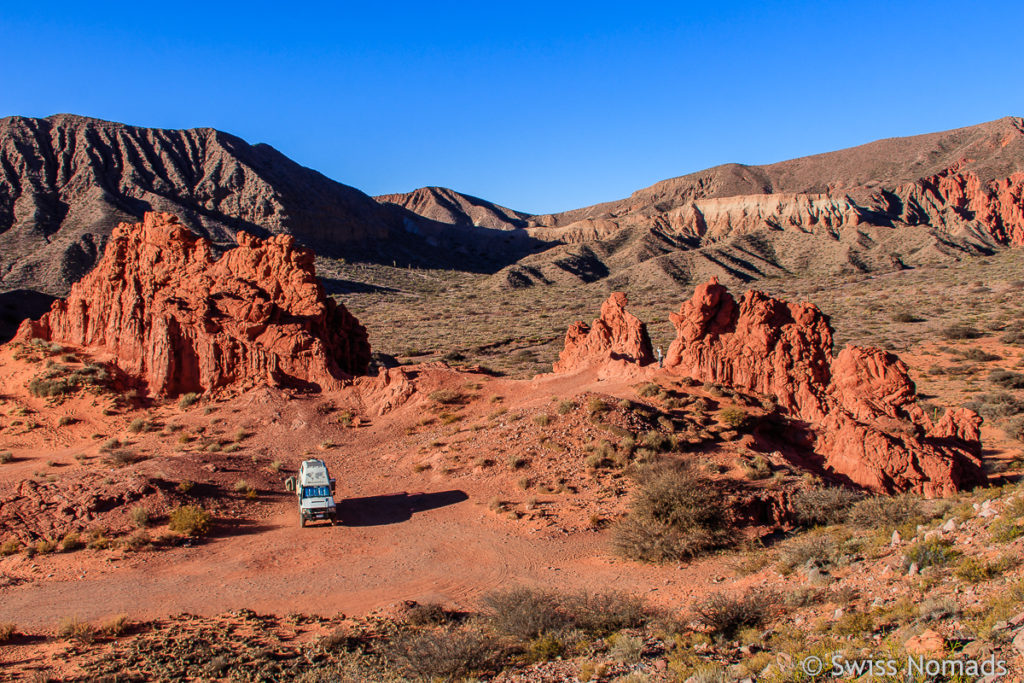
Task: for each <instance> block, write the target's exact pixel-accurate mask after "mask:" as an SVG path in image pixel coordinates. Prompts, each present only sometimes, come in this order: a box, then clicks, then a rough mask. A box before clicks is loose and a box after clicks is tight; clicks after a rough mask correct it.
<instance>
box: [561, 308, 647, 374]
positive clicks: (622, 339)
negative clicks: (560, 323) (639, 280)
mask: <svg viewBox="0 0 1024 683" xmlns="http://www.w3.org/2000/svg"><path fill="white" fill-rule="evenodd" d="M627 303H628V300H627V299H626V295H625V294H623V293H622V292H613V293H612V295H611V296H610V297H608V300H607V301H605V302H604V303H603V304H602V305H601V317H600V318H598V319H596V320H595V321H594V322H593V324H592V325H587V324H586V323H584V322H582V321H579V322H575V323H573V324H572V325H571V326H570V327H569V331H568V332H567V333H566V335H565V348H563V349H562V352H561V353H560V354H559V356H558V361H557V362H556V363H555V364H554V371H555V372H571V371H573V370H577V369H579V368H582V367H585V366H588V365H595V364H600V363H604V362H606V361H609V360H623V361H626V362H627V363H635V364H637V365H646V364H648V363H650V362H652V361H653V360H654V353H653V352H652V350H651V338H650V337H649V336H648V334H647V326H646V325H645V324H644V323H642V322H640V320H639V318H637V317H636V316H635V315H633V314H631V313H630V312H628V311H627V310H626V304H627Z"/></svg>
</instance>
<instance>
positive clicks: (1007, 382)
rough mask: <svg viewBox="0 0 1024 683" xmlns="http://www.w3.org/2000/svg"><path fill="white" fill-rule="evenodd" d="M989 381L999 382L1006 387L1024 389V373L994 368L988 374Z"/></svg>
mask: <svg viewBox="0 0 1024 683" xmlns="http://www.w3.org/2000/svg"><path fill="white" fill-rule="evenodd" d="M988 381H989V382H992V383H993V384H998V385H999V386H1001V387H1003V388H1004V389H1024V375H1022V374H1021V373H1019V372H1010V371H1009V370H1002V369H1000V370H993V371H992V372H990V373H989V375H988Z"/></svg>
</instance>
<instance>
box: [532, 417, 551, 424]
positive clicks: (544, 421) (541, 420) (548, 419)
mask: <svg viewBox="0 0 1024 683" xmlns="http://www.w3.org/2000/svg"><path fill="white" fill-rule="evenodd" d="M533 423H534V424H535V425H537V426H538V427H547V426H548V425H549V424H551V416H550V415H536V416H534V418H533Z"/></svg>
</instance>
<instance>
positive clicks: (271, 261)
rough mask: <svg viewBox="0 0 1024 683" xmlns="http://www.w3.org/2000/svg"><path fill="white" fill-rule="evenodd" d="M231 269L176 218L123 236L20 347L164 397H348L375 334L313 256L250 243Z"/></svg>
mask: <svg viewBox="0 0 1024 683" xmlns="http://www.w3.org/2000/svg"><path fill="white" fill-rule="evenodd" d="M237 241H238V246H237V247H236V248H234V249H232V250H230V251H228V252H227V253H226V254H224V256H222V257H221V258H220V259H217V258H215V257H214V255H213V253H212V252H211V249H210V244H209V242H207V241H206V240H205V239H202V238H199V237H197V236H196V235H194V234H192V233H191V232H189V231H188V230H187V229H186V228H185V227H183V226H182V225H181V224H179V222H178V219H177V218H176V217H175V216H173V215H171V214H166V213H148V214H146V216H145V219H144V221H143V222H142V223H137V224H130V223H122V224H121V225H119V226H118V227H117V228H115V229H114V231H113V233H112V234H111V237H110V241H109V243H108V244H107V248H106V252H105V254H104V256H103V258H102V259H101V261H100V262H99V263H98V264H97V266H96V268H95V269H94V270H92V271H91V272H90V273H89V274H88V275H86V276H85V277H84V278H83V279H82V280H81V281H80V282H78V283H76V284H75V285H74V286H73V287H72V289H71V293H70V294H69V295H68V298H67V299H63V300H58V301H55V302H54V303H53V306H52V308H51V310H50V311H49V312H48V313H46V314H45V315H43V316H42V317H41V318H40V319H39V320H38V321H25V322H24V323H23V324H22V326H21V327H20V328H19V330H18V335H17V338H20V339H26V338H29V337H40V338H43V339H46V340H50V341H56V342H59V343H64V344H69V345H74V346H78V347H84V348H88V349H94V350H97V351H100V352H103V353H109V354H110V355H112V356H113V359H114V362H115V364H116V365H117V366H118V368H120V369H121V370H122V371H123V372H124V373H126V374H127V375H129V376H131V377H134V378H137V379H139V380H141V381H142V382H144V383H145V384H146V385H147V386H148V388H149V391H150V392H151V393H153V394H157V395H163V396H173V395H176V394H180V393H185V392H192V391H195V392H202V391H209V390H211V389H216V388H219V387H226V386H239V387H244V386H251V385H254V384H259V383H267V384H270V385H274V386H300V387H306V388H320V389H326V390H331V389H336V388H339V387H340V386H341V384H342V382H343V381H344V380H346V379H348V378H350V377H351V376H352V375H353V374H360V373H362V372H364V371H365V369H366V366H367V363H368V362H369V360H370V346H369V343H368V341H367V336H366V330H365V329H364V328H363V327H362V325H360V324H359V322H358V321H357V320H356V319H355V318H354V317H353V316H352V315H351V314H350V313H349V312H348V311H347V310H346V309H345V308H344V306H341V305H340V304H337V303H335V302H334V301H333V300H332V299H329V298H327V297H326V296H325V295H324V291H323V288H322V287H321V285H320V283H319V281H318V280H317V278H316V275H315V273H314V268H313V253H312V252H310V251H308V250H306V249H302V248H299V247H297V246H296V245H295V241H294V239H293V238H292V237H291V236H288V235H276V236H274V237H271V238H269V239H267V240H260V239H258V238H256V237H253V236H251V235H249V234H247V233H244V232H240V233H238V236H237Z"/></svg>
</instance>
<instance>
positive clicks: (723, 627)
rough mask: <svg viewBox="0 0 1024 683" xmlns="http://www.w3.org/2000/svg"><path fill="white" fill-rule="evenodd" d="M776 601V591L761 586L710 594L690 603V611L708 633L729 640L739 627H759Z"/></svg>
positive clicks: (772, 609) (775, 605) (777, 598)
mask: <svg viewBox="0 0 1024 683" xmlns="http://www.w3.org/2000/svg"><path fill="white" fill-rule="evenodd" d="M779 602H780V601H779V596H778V594H777V593H774V592H772V591H769V590H765V589H761V588H752V589H749V590H747V591H745V592H744V593H740V594H738V595H730V594H728V593H712V594H711V595H709V596H708V597H706V598H704V599H703V600H700V601H699V602H697V603H696V604H695V605H694V606H693V614H694V617H695V619H696V620H697V621H698V622H699V623H700V624H701V625H702V626H703V627H704V628H706V629H708V630H709V631H710V632H711V634H712V635H715V636H718V637H721V638H726V639H730V638H732V637H733V636H735V635H736V633H737V632H739V630H740V629H742V628H756V627H758V626H761V625H762V624H763V623H764V622H765V621H766V620H767V619H768V617H769V616H771V614H772V612H773V611H774V610H775V609H776V607H777V606H778V605H779Z"/></svg>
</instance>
